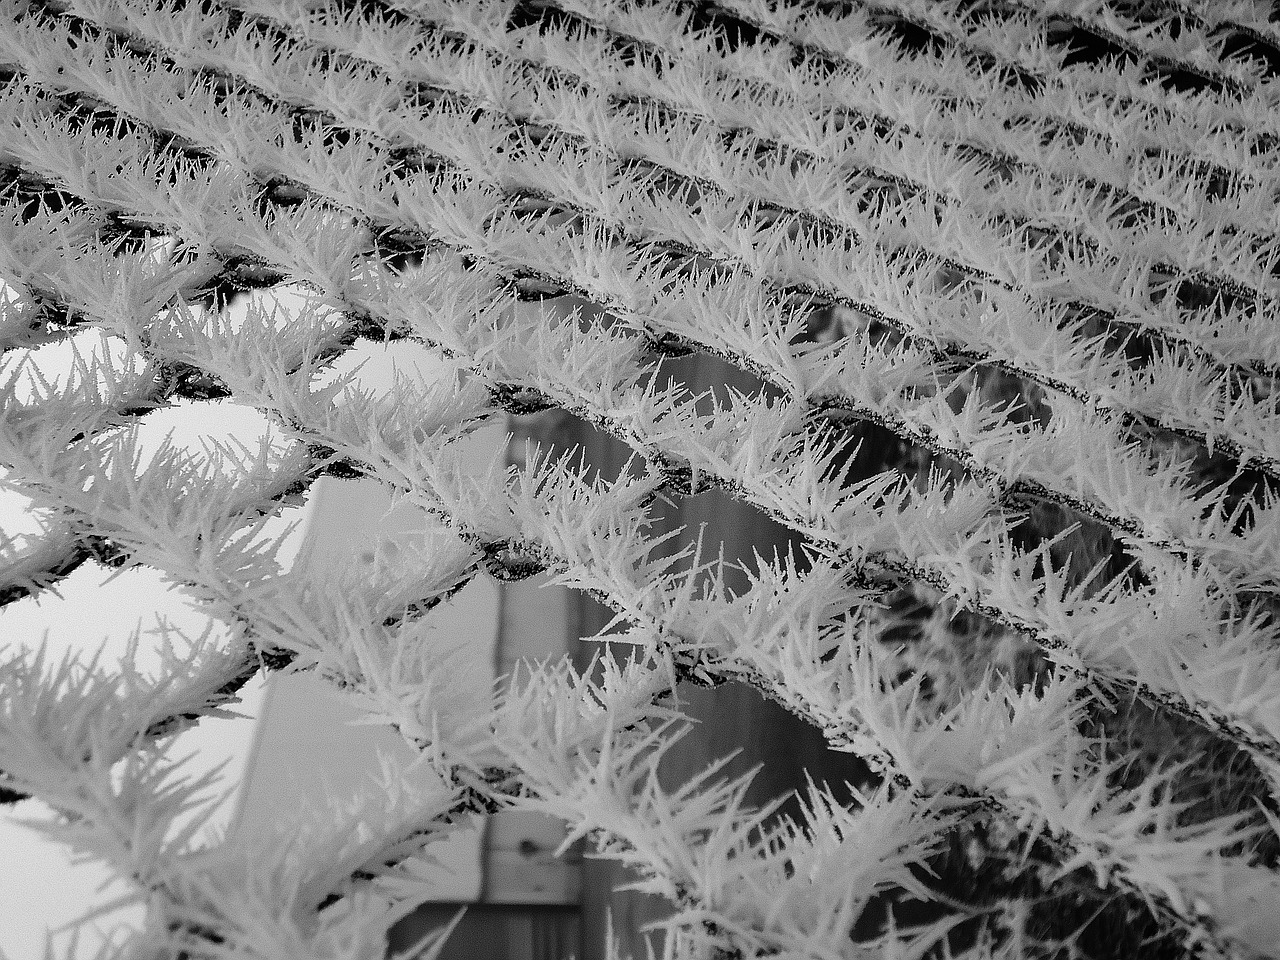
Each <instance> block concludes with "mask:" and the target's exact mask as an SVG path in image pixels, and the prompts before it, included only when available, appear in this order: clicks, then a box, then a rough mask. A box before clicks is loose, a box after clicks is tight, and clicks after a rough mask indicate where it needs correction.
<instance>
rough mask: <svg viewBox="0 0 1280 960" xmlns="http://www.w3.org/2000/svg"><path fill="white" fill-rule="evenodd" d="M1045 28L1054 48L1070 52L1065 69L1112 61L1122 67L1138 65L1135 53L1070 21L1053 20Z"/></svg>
mask: <svg viewBox="0 0 1280 960" xmlns="http://www.w3.org/2000/svg"><path fill="white" fill-rule="evenodd" d="M1045 28H1046V33H1047V35H1048V38H1049V43H1050V45H1051V46H1055V47H1061V48H1065V50H1066V51H1067V52H1066V55H1065V56H1064V57H1063V59H1062V65H1063V66H1064V67H1074V66H1076V65H1077V64H1085V65H1089V64H1103V63H1106V62H1107V61H1111V60H1114V61H1118V62H1121V65H1122V66H1123V65H1128V64H1133V63H1137V57H1136V56H1134V54H1133V52H1132V51H1130V50H1126V49H1125V48H1124V47H1122V46H1120V45H1119V44H1117V43H1114V42H1113V41H1111V40H1108V39H1107V38H1106V37H1103V36H1100V35H1099V34H1097V33H1094V32H1093V31H1091V30H1088V29H1086V28H1084V27H1083V26H1080V25H1079V24H1076V23H1073V22H1071V21H1070V20H1065V19H1062V18H1059V17H1050V18H1048V19H1047V20H1046V21H1045Z"/></svg>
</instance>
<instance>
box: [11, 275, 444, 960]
mask: <svg viewBox="0 0 1280 960" xmlns="http://www.w3.org/2000/svg"><path fill="white" fill-rule="evenodd" d="M6 292H8V291H6V288H5V285H4V283H3V281H0V299H2V298H3V297H4V296H5V294H6ZM279 299H280V301H281V303H282V305H284V306H285V307H286V308H288V306H289V305H290V301H289V299H288V298H287V295H286V296H285V297H281V298H279ZM295 302H296V301H295ZM244 310H245V305H244V303H243V302H242V303H240V304H238V305H237V306H236V307H233V308H232V316H233V322H234V318H235V317H236V316H237V315H238V316H240V317H243V313H244ZM282 319H283V318H282ZM76 340H77V342H78V344H79V345H80V350H81V353H82V354H83V355H84V356H85V357H86V359H87V358H88V356H89V354H90V352H91V351H93V352H97V353H99V354H100V353H101V349H102V343H103V338H102V337H101V336H100V335H98V334H88V335H82V336H79V337H77V338H76ZM122 346H123V345H122V344H120V343H119V342H118V341H111V345H110V350H111V353H112V355H113V356H115V357H119V356H120V355H121V351H119V350H117V349H115V348H116V347H122ZM26 352H27V351H11V353H12V354H14V355H15V357H14V358H10V359H8V360H7V361H6V362H5V363H4V365H3V366H0V381H3V380H4V379H7V377H8V376H9V375H11V372H12V370H13V369H14V367H13V362H14V360H15V359H16V355H21V354H24V353H26ZM356 355H357V351H352V352H351V353H349V355H348V356H347V357H344V358H342V362H341V363H340V364H338V365H336V369H337V370H341V371H346V370H349V369H351V368H352V367H353V366H354V365H355V363H356V360H357V356H356ZM358 357H359V358H360V359H363V358H365V357H369V358H370V360H369V363H368V364H367V365H366V367H365V368H364V369H363V370H362V372H361V375H360V378H359V383H360V384H362V385H365V386H375V385H378V384H382V385H389V384H390V380H391V378H390V370H391V368H392V367H393V366H397V367H399V368H400V369H402V370H404V371H405V372H411V371H412V370H415V369H416V370H418V371H420V372H422V373H423V374H428V372H429V370H430V368H431V367H432V366H434V364H433V363H432V362H431V358H430V356H429V355H428V353H427V351H426V350H425V349H424V348H422V347H420V346H417V345H414V344H407V343H403V342H402V343H396V344H391V345H389V348H388V347H384V346H383V345H381V344H376V345H367V344H366V345H361V348H360V349H359V350H358ZM32 360H33V362H34V363H35V364H36V365H37V366H38V369H40V370H41V372H42V373H43V374H44V375H45V376H46V377H47V378H49V379H50V380H52V379H54V377H55V376H56V375H58V374H59V373H60V372H64V371H67V370H69V369H71V366H72V353H71V350H70V349H69V347H68V346H65V345H57V346H49V347H44V348H41V349H39V350H37V351H33V352H32ZM424 361H425V362H424ZM62 375H63V377H65V372H64V373H63V374H62ZM334 375H336V373H335V374H334ZM64 382H65V381H64ZM20 399H26V397H23V396H21V395H20ZM210 409H213V410H214V411H216V413H215V414H214V415H212V416H211V415H210ZM266 427H267V422H266V420H265V419H264V418H263V417H262V416H261V415H260V414H259V413H258V412H257V411H255V410H253V409H251V408H246V407H242V406H237V405H234V404H231V403H226V402H220V403H216V404H213V405H210V404H192V403H183V404H181V405H180V406H179V407H178V408H176V409H172V410H163V411H156V412H153V413H152V414H151V415H149V416H148V417H146V418H145V419H144V422H143V424H142V425H141V426H140V428H139V439H140V443H141V444H142V446H143V451H144V453H143V457H144V463H145V459H146V457H147V451H150V452H154V450H155V449H156V448H157V447H158V446H159V444H160V442H161V441H162V440H163V437H164V436H165V434H166V433H168V432H169V431H170V430H172V431H173V435H172V442H173V443H174V444H175V445H177V446H183V447H186V448H187V449H188V450H189V451H190V452H191V453H193V454H201V453H202V447H201V444H200V437H201V436H205V437H211V438H219V439H226V438H227V437H229V436H232V435H234V436H236V437H238V438H239V439H240V440H241V441H243V442H244V443H246V444H247V445H248V446H249V447H250V449H256V445H257V441H258V438H259V437H260V436H261V435H262V434H263V432H264V430H265V428H266ZM0 476H2V473H0ZM313 489H314V488H313ZM28 505H29V501H27V500H26V499H25V498H23V497H20V496H17V495H15V494H12V493H4V492H2V491H0V531H3V532H4V533H5V534H6V535H8V536H11V537H12V536H17V535H21V534H24V533H38V531H39V529H40V528H39V525H38V524H37V523H36V522H35V521H34V519H33V517H32V516H31V515H30V512H29V510H28ZM304 512H305V508H291V509H289V510H286V511H285V512H284V514H283V516H281V517H277V518H276V519H275V520H274V526H273V527H269V528H268V530H267V535H269V536H272V537H274V536H275V535H278V534H279V533H281V532H283V530H284V529H285V528H286V527H287V526H288V525H289V523H291V522H295V521H299V520H301V519H302V517H303V515H304ZM303 532H304V530H303V527H302V524H299V526H298V528H297V529H295V531H294V534H293V536H292V538H291V539H290V540H289V541H288V542H286V544H285V546H284V547H283V548H282V550H281V551H280V553H279V554H278V557H279V559H280V561H281V563H282V564H284V565H285V566H287V565H288V564H289V563H291V562H292V557H293V555H294V553H296V551H297V549H298V547H299V545H300V542H301V538H302V534H303ZM112 572H114V571H109V570H106V569H105V568H103V567H101V566H99V565H98V564H96V563H93V562H89V563H86V564H85V565H84V566H82V567H81V568H80V569H78V570H77V571H76V572H75V573H74V574H73V575H72V576H71V577H69V578H67V579H66V580H64V581H62V582H61V583H59V584H58V587H57V589H58V592H59V593H60V594H61V598H58V597H55V596H53V595H52V594H50V593H48V592H47V591H46V592H45V593H44V594H43V595H41V597H40V598H39V599H38V600H36V599H32V598H25V599H23V600H20V601H18V602H16V603H12V604H9V605H7V606H6V607H2V608H0V655H3V656H6V657H7V656H11V655H12V654H13V653H14V652H16V651H17V650H19V649H22V648H27V649H31V648H34V647H35V646H37V645H38V644H39V642H40V639H41V637H42V635H43V634H44V631H46V630H48V645H49V656H50V659H52V660H53V661H54V662H58V661H59V660H60V659H61V657H62V654H63V653H64V652H65V651H80V652H83V653H84V654H87V655H90V656H91V655H92V652H93V651H94V650H95V649H96V648H97V646H98V645H100V644H103V643H104V642H105V643H106V647H105V651H104V654H103V658H102V663H103V664H104V665H109V664H111V663H113V662H116V663H118V662H119V660H120V658H121V656H122V655H123V653H124V649H125V643H126V641H127V640H128V637H129V634H130V633H131V631H133V630H134V629H136V628H137V627H138V626H139V625H141V628H142V630H143V639H142V643H141V644H140V647H139V656H138V665H139V668H140V669H144V670H145V669H146V668H147V666H148V664H150V665H151V666H154V665H155V664H156V663H158V658H157V657H156V656H155V655H154V653H155V652H154V648H153V646H152V645H151V644H150V643H149V640H148V637H147V635H146V631H147V630H148V629H150V628H153V627H154V626H155V616H156V615H157V614H161V615H163V616H164V617H166V618H168V620H169V622H170V623H171V624H172V625H174V626H176V627H177V628H179V629H181V630H183V631H185V632H186V634H187V636H189V637H191V638H192V639H195V638H197V637H199V635H200V633H201V631H202V629H203V628H204V626H205V624H206V623H207V622H208V621H207V618H205V617H203V616H202V615H201V614H200V612H199V611H198V610H196V609H194V608H193V607H192V606H191V605H190V604H188V603H187V602H186V601H185V599H184V598H183V596H182V595H180V594H179V593H177V592H174V591H172V590H171V589H169V588H167V587H166V584H165V582H164V581H163V579H162V578H161V577H160V576H159V575H158V574H156V573H154V572H152V571H149V570H145V569H137V570H133V571H130V572H128V573H125V574H122V575H119V576H117V577H116V579H115V580H114V581H112V582H111V583H110V584H106V585H103V581H104V580H106V579H107V577H108V576H109V575H110V574H111V573H112ZM216 635H217V634H216V632H215V636H216ZM85 659H86V660H87V659H88V656H86V657H85ZM241 698H242V700H243V702H242V703H241V704H240V705H237V706H234V707H233V708H232V709H235V710H236V711H237V712H239V713H242V714H247V715H249V716H251V717H257V716H258V715H259V711H260V709H261V706H262V702H263V687H262V683H261V679H260V678H259V679H255V681H254V682H252V683H251V684H249V685H248V687H246V688H245V689H244V690H243V691H242V693H241ZM366 729H367V728H366ZM253 736H254V724H253V723H252V722H251V721H249V720H214V719H209V718H206V719H203V720H201V721H200V723H199V725H198V726H197V727H196V728H195V729H193V730H190V731H187V732H185V733H183V734H181V735H179V736H178V737H177V738H175V740H174V741H173V745H172V747H171V748H170V756H174V757H181V756H186V755H189V754H193V753H194V754H196V759H195V760H194V761H192V763H191V765H190V767H189V769H188V771H187V772H188V775H190V776H196V775H199V774H200V773H202V772H203V771H205V770H207V769H209V768H211V767H213V766H215V765H216V764H217V763H219V762H221V761H222V760H225V759H229V760H230V763H229V764H228V766H227V767H226V768H225V769H224V772H223V779H222V781H221V782H220V784H219V787H218V792H225V791H227V790H228V788H229V787H234V785H235V784H237V783H238V782H239V779H240V775H241V773H242V771H243V770H244V768H245V763H246V759H247V757H248V753H249V748H250V745H251V743H252V741H253ZM234 806H235V801H234V798H231V799H228V800H227V801H226V802H225V803H224V804H223V806H222V808H221V809H220V811H219V813H218V815H216V816H215V817H214V819H213V821H212V825H213V826H221V827H223V828H225V827H226V826H228V825H229V818H230V815H231V813H232V812H233V810H234ZM49 815H50V811H49V810H48V808H47V807H44V806H43V805H42V804H40V803H38V802H37V801H34V800H28V801H24V802H22V803H19V804H17V805H16V806H9V807H5V808H0V952H2V953H3V955H5V956H7V958H8V960H36V958H39V957H41V956H42V955H43V949H44V941H45V935H46V932H47V931H53V930H56V929H57V928H58V927H61V926H62V925H64V924H67V923H70V922H72V921H74V920H76V919H78V918H79V917H81V916H83V915H84V914H85V913H86V912H87V911H88V910H89V909H90V908H92V907H94V906H95V905H99V904H102V903H105V902H108V901H109V900H111V899H112V898H113V897H114V896H116V895H117V893H118V892H120V891H122V890H123V889H124V888H123V886H119V885H109V886H103V885H104V884H106V883H107V881H108V880H109V879H110V874H109V871H107V869H106V868H104V867H101V866H99V865H98V864H96V863H88V864H76V865H73V864H71V863H70V862H69V859H68V856H67V853H66V851H65V849H64V848H63V847H62V846H61V845H59V844H56V843H52V842H48V841H46V840H44V839H43V837H42V836H40V835H39V834H38V833H37V832H35V831H33V830H32V829H30V828H28V827H26V826H23V825H20V824H18V823H17V822H15V821H16V820H17V819H20V818H31V817H37V818H46V819H47V818H48V816H49ZM140 915H141V909H140V908H128V909H125V910H121V911H116V912H115V913H113V914H111V915H109V916H106V917H103V918H100V919H98V920H97V921H94V922H93V923H92V924H90V925H86V927H85V928H84V929H82V930H81V933H80V943H79V945H78V948H77V950H76V956H78V957H84V956H92V955H93V953H95V952H96V950H97V948H98V946H99V945H100V944H101V942H102V941H101V938H102V937H103V936H109V935H110V932H111V930H113V929H114V928H115V927H116V926H117V925H120V924H124V925H126V927H127V925H129V924H131V923H136V922H137V920H138V918H139V917H140ZM53 943H54V949H55V954H56V955H57V956H65V955H66V951H67V949H68V947H69V944H70V934H69V933H66V932H64V933H62V934H57V935H55V936H54V938H53Z"/></svg>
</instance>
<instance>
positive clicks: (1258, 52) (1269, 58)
mask: <svg viewBox="0 0 1280 960" xmlns="http://www.w3.org/2000/svg"><path fill="white" fill-rule="evenodd" d="M1213 33H1225V34H1226V38H1225V39H1224V40H1223V41H1222V47H1221V51H1220V53H1219V54H1218V56H1219V58H1220V59H1222V60H1233V59H1234V60H1252V61H1254V63H1256V64H1258V65H1259V66H1261V67H1262V68H1263V78H1264V79H1266V80H1271V79H1273V78H1274V77H1275V76H1276V75H1277V74H1280V47H1277V46H1276V44H1275V41H1273V40H1270V39H1268V38H1267V37H1264V36H1262V35H1261V34H1254V33H1251V32H1246V31H1245V30H1242V29H1239V28H1236V27H1233V26H1232V25H1231V24H1226V23H1224V24H1219V25H1218V27H1217V28H1216V29H1215V30H1214V31H1213ZM1211 35H1212V34H1211Z"/></svg>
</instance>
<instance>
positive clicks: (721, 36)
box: [686, 0, 761, 51]
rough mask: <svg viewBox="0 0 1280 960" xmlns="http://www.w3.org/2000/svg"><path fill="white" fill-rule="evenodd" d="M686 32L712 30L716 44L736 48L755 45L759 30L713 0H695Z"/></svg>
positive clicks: (757, 40) (731, 48)
mask: <svg viewBox="0 0 1280 960" xmlns="http://www.w3.org/2000/svg"><path fill="white" fill-rule="evenodd" d="M686 29H687V32H692V31H695V30H714V31H715V34H716V46H717V47H723V48H725V49H727V50H731V51H732V50H737V49H738V48H739V47H741V46H744V45H745V46H755V45H756V44H757V43H759V42H760V34H761V30H760V28H759V27H757V26H755V25H754V24H751V23H748V22H747V21H746V20H743V19H742V18H741V17H739V16H737V15H736V14H734V13H732V12H731V11H729V10H726V9H724V8H723V7H719V6H717V5H716V4H715V2H714V0H695V2H694V3H693V11H692V16H691V17H690V19H689V26H688V28H686Z"/></svg>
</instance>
